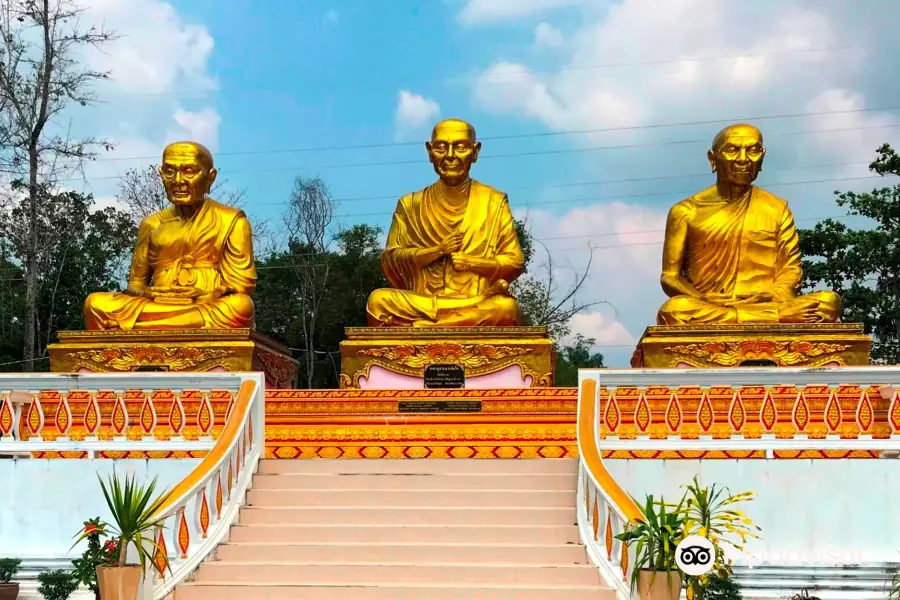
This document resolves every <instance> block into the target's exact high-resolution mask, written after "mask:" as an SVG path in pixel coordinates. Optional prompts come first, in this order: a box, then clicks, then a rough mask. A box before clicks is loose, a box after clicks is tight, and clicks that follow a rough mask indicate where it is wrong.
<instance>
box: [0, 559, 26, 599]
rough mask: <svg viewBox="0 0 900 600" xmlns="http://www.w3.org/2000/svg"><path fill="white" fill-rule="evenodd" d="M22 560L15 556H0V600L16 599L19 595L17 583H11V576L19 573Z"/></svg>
mask: <svg viewBox="0 0 900 600" xmlns="http://www.w3.org/2000/svg"><path fill="white" fill-rule="evenodd" d="M21 564H22V561H21V560H19V559H17V558H0V600H16V598H18V597H19V584H18V583H13V582H12V580H13V577H15V576H16V575H18V574H19V566H20V565H21Z"/></svg>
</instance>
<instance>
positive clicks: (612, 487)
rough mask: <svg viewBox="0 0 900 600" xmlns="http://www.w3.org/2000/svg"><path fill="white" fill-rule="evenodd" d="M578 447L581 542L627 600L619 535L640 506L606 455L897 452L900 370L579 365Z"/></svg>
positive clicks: (627, 569)
mask: <svg viewBox="0 0 900 600" xmlns="http://www.w3.org/2000/svg"><path fill="white" fill-rule="evenodd" d="M578 448H579V454H580V459H579V462H580V467H579V478H578V506H577V520H578V527H579V531H580V535H581V539H582V541H583V543H584V544H585V546H586V547H587V551H588V556H589V558H590V560H591V561H592V562H593V563H594V564H595V565H597V566H598V568H599V570H600V572H601V575H602V576H603V578H604V580H605V581H606V583H607V584H608V585H610V586H611V587H613V588H614V589H615V591H616V594H617V597H618V599H619V600H632V598H633V596H632V594H631V586H630V582H631V572H632V569H633V567H634V565H633V559H634V556H633V552H630V551H629V549H628V547H627V546H626V545H624V544H623V543H622V542H620V541H619V540H616V539H615V536H616V535H618V534H619V533H621V532H622V531H624V529H625V527H626V524H627V523H629V522H630V521H633V520H636V519H639V518H640V516H641V512H640V508H639V507H638V506H637V504H636V503H635V501H634V499H632V498H631V497H630V496H629V495H628V494H627V493H626V492H625V491H624V490H623V489H622V487H621V486H620V485H619V483H618V482H616V480H615V479H614V478H613V477H612V476H611V475H610V473H609V472H608V471H607V469H606V467H605V466H604V464H603V460H602V457H603V456H604V454H607V453H610V452H618V453H620V454H627V453H630V452H640V451H648V450H649V451H661V452H671V453H679V452H689V451H713V452H716V451H718V452H729V451H736V452H737V451H762V452H764V453H765V454H764V456H765V457H768V458H773V457H779V456H781V457H787V456H791V454H790V453H794V454H793V455H798V454H799V453H800V452H804V451H806V452H810V451H812V452H836V451H848V452H849V451H860V450H862V451H868V452H871V453H872V455H873V456H878V455H884V456H887V455H889V454H893V453H896V452H897V451H900V368H897V367H849V368H840V369H787V368H746V369H710V370H706V369H671V370H649V369H647V370H644V369H621V370H618V369H617V370H613V369H609V370H607V369H592V370H582V371H580V372H579V400H578ZM779 453H781V454H780V455H779ZM882 453H884V454H882ZM634 597H636V596H634Z"/></svg>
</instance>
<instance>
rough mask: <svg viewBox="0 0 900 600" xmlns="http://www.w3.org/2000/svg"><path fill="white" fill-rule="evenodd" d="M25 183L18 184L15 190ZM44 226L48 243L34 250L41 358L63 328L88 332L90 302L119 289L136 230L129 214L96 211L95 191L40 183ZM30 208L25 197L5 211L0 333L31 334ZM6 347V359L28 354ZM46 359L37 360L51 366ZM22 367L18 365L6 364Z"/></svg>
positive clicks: (0, 216) (0, 218)
mask: <svg viewBox="0 0 900 600" xmlns="http://www.w3.org/2000/svg"><path fill="white" fill-rule="evenodd" d="M20 186H21V184H15V185H14V186H13V195H15V193H16V192H17V191H19V188H20ZM38 201H39V203H40V205H41V214H40V220H39V227H40V230H41V232H42V237H43V238H44V239H45V240H46V241H45V243H44V244H42V245H41V246H40V247H39V248H38V252H37V254H36V255H35V257H34V258H35V265H36V275H37V297H38V303H37V312H36V314H35V335H36V339H37V341H38V347H37V352H36V354H37V357H38V358H46V356H47V353H46V349H47V344H50V343H52V342H54V341H55V339H56V333H57V331H60V330H65V329H83V328H84V317H83V313H82V308H83V306H84V299H85V298H86V297H87V296H88V294H90V293H91V292H94V291H98V290H114V289H120V288H121V286H122V282H123V281H124V279H125V276H126V273H127V268H128V261H129V258H130V254H131V249H132V245H133V244H134V237H135V233H136V231H135V227H134V224H133V223H132V221H131V220H130V218H129V216H128V215H127V214H126V213H124V212H122V211H120V210H117V209H115V208H105V209H102V210H94V208H95V207H94V199H93V196H91V195H89V194H88V195H83V194H79V193H77V192H57V191H53V190H50V189H48V188H47V186H40V188H39V190H38ZM28 236H29V206H28V203H26V202H19V203H16V204H14V205H13V206H12V208H11V210H8V211H6V212H3V213H0V251H2V256H0V311H3V312H2V313H0V333H3V332H4V331H6V332H8V334H9V335H10V337H11V338H16V339H18V340H21V339H22V337H24V335H25V330H24V321H25V318H26V312H27V311H26V310H25V308H26V307H25V305H24V303H23V302H22V300H21V298H22V296H23V295H24V289H25V288H24V277H23V272H24V269H23V266H24V263H25V258H26V256H27V254H28V247H29V243H28ZM8 350H9V352H8V354H7V341H6V340H4V342H3V343H2V344H0V362H3V363H7V362H10V361H13V360H19V358H27V356H22V353H21V352H18V353H13V352H12V349H11V348H9V349H8ZM47 366H48V365H47V364H46V361H43V362H42V363H39V364H36V365H35V368H37V369H46V368H47ZM4 368H7V369H8V370H20V366H17V365H10V366H7V367H2V366H0V369H4Z"/></svg>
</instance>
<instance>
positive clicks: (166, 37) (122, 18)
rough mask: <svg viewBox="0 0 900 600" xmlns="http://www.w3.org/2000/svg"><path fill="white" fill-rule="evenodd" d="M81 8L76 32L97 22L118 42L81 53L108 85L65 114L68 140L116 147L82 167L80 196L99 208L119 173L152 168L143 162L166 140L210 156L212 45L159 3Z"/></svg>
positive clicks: (214, 132)
mask: <svg viewBox="0 0 900 600" xmlns="http://www.w3.org/2000/svg"><path fill="white" fill-rule="evenodd" d="M84 5H85V6H86V12H85V14H84V15H83V16H82V18H81V22H82V23H83V24H84V26H88V25H91V24H94V25H100V24H102V25H103V26H104V27H105V28H107V29H109V30H112V31H115V32H116V34H117V35H118V36H119V37H118V39H116V40H114V41H112V42H110V43H108V44H106V45H104V46H102V47H101V48H99V49H89V50H87V51H86V52H85V54H84V57H85V61H86V64H87V66H89V67H90V68H92V69H96V70H99V71H110V79H109V80H108V81H105V82H100V83H98V84H97V85H96V86H95V90H96V94H97V97H98V98H99V99H100V100H101V101H102V103H101V104H98V105H94V106H91V107H88V108H81V107H72V109H71V118H72V123H73V135H85V136H93V137H98V138H105V139H109V140H111V141H113V142H114V143H115V144H116V148H115V150H113V151H112V152H108V153H107V152H104V153H102V154H101V155H100V156H99V158H100V160H98V161H95V162H91V163H89V164H87V165H86V166H85V171H86V174H87V176H88V180H89V183H90V185H88V186H87V187H86V188H84V191H87V192H93V193H94V195H95V196H96V197H98V198H103V201H104V202H107V201H108V197H111V196H113V195H114V194H115V193H116V189H117V181H116V177H117V176H118V175H119V174H120V173H122V172H124V171H125V170H126V169H131V168H142V167H144V166H146V165H147V164H150V163H154V162H158V161H159V159H158V158H143V157H158V156H160V155H161V154H162V149H163V147H164V146H165V144H166V143H168V142H170V141H173V140H174V139H186V138H187V139H195V140H196V141H199V142H201V143H204V144H206V145H208V146H209V147H210V149H213V150H215V148H216V146H217V144H218V132H219V125H220V118H219V115H218V113H217V111H216V108H215V97H214V93H215V91H216V90H217V88H218V83H217V81H216V78H215V77H214V76H213V75H212V74H211V73H210V72H209V60H210V58H211V56H212V52H213V49H214V47H215V43H214V40H213V38H212V36H211V35H210V33H209V31H208V30H207V28H206V27H205V26H204V25H202V24H199V23H192V22H188V21H186V20H185V18H184V17H183V16H182V15H181V14H179V13H178V11H177V10H176V9H175V8H174V7H173V6H172V5H171V4H169V3H168V2H165V1H163V0H89V2H87V3H84ZM104 159H114V160H104ZM125 159H134V160H125ZM79 185H81V184H79Z"/></svg>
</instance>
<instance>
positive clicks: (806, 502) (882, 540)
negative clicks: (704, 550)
mask: <svg viewBox="0 0 900 600" xmlns="http://www.w3.org/2000/svg"><path fill="white" fill-rule="evenodd" d="M603 462H604V464H605V465H606V466H607V468H608V469H609V471H610V473H611V474H612V475H613V477H615V478H616V480H617V481H618V482H619V484H620V485H622V486H623V488H624V489H625V490H626V491H627V492H628V493H629V494H631V495H632V496H634V497H635V498H636V499H637V500H638V502H642V501H643V500H644V499H645V495H646V494H648V493H652V494H654V495H659V494H663V495H664V497H665V499H666V501H667V502H670V501H674V502H677V501H678V500H679V499H680V498H681V495H682V493H683V490H681V489H680V486H681V485H682V484H685V483H689V482H690V481H691V479H692V478H693V476H694V475H695V474H697V475H699V478H700V483H701V484H703V485H709V484H711V483H717V484H720V485H724V486H727V487H729V488H730V490H731V492H732V493H738V492H744V491H755V492H757V494H758V496H757V498H756V499H755V500H753V501H752V502H748V503H744V505H743V506H736V508H738V510H745V512H746V513H747V515H748V516H749V517H750V518H752V519H753V521H754V522H755V523H756V524H757V525H759V526H760V527H762V532H761V536H762V540H761V541H753V542H751V543H750V544H748V553H749V556H748V555H747V554H745V556H744V557H742V558H741V559H740V560H739V562H740V563H742V564H758V563H760V562H762V563H777V564H795V565H801V564H859V563H872V562H876V563H877V562H897V561H898V560H900V536H898V534H897V532H898V531H900V512H898V511H897V510H896V509H895V508H893V507H894V506H895V505H896V502H897V498H900V463H898V462H897V461H895V460H881V459H872V460H867V459H850V460H827V459H819V460H763V459H760V460H619V459H616V460H610V459H607V460H604V461H603Z"/></svg>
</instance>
